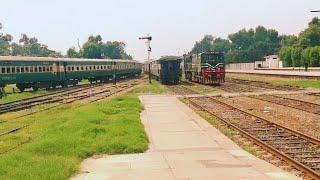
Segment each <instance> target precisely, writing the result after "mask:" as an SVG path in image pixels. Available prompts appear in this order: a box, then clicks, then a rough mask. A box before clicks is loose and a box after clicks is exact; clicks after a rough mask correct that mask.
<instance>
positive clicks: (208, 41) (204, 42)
mask: <svg viewBox="0 0 320 180" xmlns="http://www.w3.org/2000/svg"><path fill="white" fill-rule="evenodd" d="M213 40H214V37H213V36H211V35H205V36H204V37H203V38H202V39H201V40H200V41H199V42H196V43H195V45H194V46H193V48H192V50H191V52H190V53H191V54H199V53H201V52H206V51H207V52H208V51H211V50H212V44H213Z"/></svg>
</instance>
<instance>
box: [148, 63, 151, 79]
mask: <svg viewBox="0 0 320 180" xmlns="http://www.w3.org/2000/svg"><path fill="white" fill-rule="evenodd" d="M148 68H149V69H148V71H149V84H151V64H148Z"/></svg>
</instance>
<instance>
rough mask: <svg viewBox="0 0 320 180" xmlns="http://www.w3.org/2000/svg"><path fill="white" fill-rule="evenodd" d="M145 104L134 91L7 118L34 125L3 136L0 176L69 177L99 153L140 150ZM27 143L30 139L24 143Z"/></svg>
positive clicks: (0, 139) (142, 148) (14, 122)
mask: <svg viewBox="0 0 320 180" xmlns="http://www.w3.org/2000/svg"><path fill="white" fill-rule="evenodd" d="M142 109H143V107H142V105H141V104H140V101H139V99H138V97H137V96H136V95H134V94H130V95H124V96H120V97H116V98H112V99H109V100H104V101H101V102H96V103H92V104H88V105H84V106H81V107H74V106H71V105H66V106H61V107H59V108H55V109H52V110H50V111H44V112H41V113H37V114H35V115H32V116H27V117H24V118H21V119H16V120H11V121H8V122H7V125H6V126H7V127H8V128H7V129H1V131H2V132H4V131H5V130H8V129H10V124H11V126H12V127H19V126H22V125H25V124H31V125H30V126H28V127H27V128H25V129H23V130H20V131H17V132H16V133H13V134H11V135H6V136H2V137H0V144H1V149H0V151H1V152H4V151H6V150H9V149H10V148H14V147H16V146H19V145H20V144H23V145H22V146H19V147H18V148H17V149H16V150H14V151H10V152H9V153H6V154H4V155H1V158H0V179H67V178H69V177H70V176H72V175H73V174H75V173H77V171H78V168H79V165H80V163H81V161H82V160H83V159H85V158H88V157H90V156H92V155H95V154H121V153H139V152H144V151H145V150H146V149H147V148H148V139H147V135H146V133H145V131H144V126H143V125H142V124H141V122H140V112H141V111H142ZM24 143H25V144H24Z"/></svg>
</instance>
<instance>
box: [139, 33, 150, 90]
mask: <svg viewBox="0 0 320 180" xmlns="http://www.w3.org/2000/svg"><path fill="white" fill-rule="evenodd" d="M139 40H147V46H148V60H147V61H150V53H151V46H150V43H151V40H152V37H151V36H149V34H148V35H147V36H146V37H139ZM150 69H151V67H150V64H149V65H148V74H149V83H150V84H151V70H150Z"/></svg>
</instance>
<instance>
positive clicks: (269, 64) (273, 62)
mask: <svg viewBox="0 0 320 180" xmlns="http://www.w3.org/2000/svg"><path fill="white" fill-rule="evenodd" d="M264 59H265V60H264V61H255V62H254V68H255V69H259V68H268V69H279V68H282V67H283V65H282V61H281V60H280V58H279V57H278V55H270V56H266V57H264Z"/></svg>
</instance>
